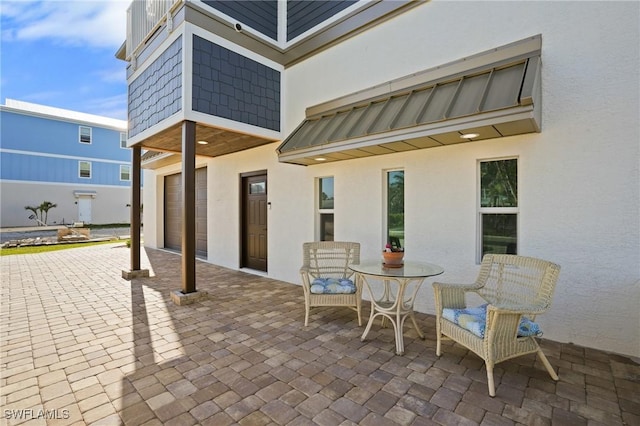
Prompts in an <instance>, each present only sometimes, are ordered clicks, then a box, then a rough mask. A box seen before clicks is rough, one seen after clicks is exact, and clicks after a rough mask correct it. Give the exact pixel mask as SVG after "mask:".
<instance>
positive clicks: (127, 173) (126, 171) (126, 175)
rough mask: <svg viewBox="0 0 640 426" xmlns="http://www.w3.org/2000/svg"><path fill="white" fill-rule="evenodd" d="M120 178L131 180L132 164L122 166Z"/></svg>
mask: <svg viewBox="0 0 640 426" xmlns="http://www.w3.org/2000/svg"><path fill="white" fill-rule="evenodd" d="M120 180H126V181H129V180H131V166H124V165H121V166H120Z"/></svg>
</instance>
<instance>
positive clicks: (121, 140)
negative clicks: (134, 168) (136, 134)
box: [120, 132, 129, 149]
mask: <svg viewBox="0 0 640 426" xmlns="http://www.w3.org/2000/svg"><path fill="white" fill-rule="evenodd" d="M123 136H124V139H123ZM123 143H124V145H122V144H123ZM120 148H122V149H129V147H128V146H127V132H120Z"/></svg>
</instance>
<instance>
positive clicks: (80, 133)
mask: <svg viewBox="0 0 640 426" xmlns="http://www.w3.org/2000/svg"><path fill="white" fill-rule="evenodd" d="M82 129H89V142H83V141H82ZM78 142H79V143H81V144H84V145H91V143H92V142H93V128H91V127H89V126H78Z"/></svg>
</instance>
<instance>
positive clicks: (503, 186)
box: [478, 158, 518, 261]
mask: <svg viewBox="0 0 640 426" xmlns="http://www.w3.org/2000/svg"><path fill="white" fill-rule="evenodd" d="M479 174H480V178H479V183H480V188H479V189H480V190H479V197H478V199H479V206H478V211H479V223H478V225H479V226H478V228H479V239H478V240H479V242H480V243H479V246H480V247H479V250H478V253H479V258H478V261H480V260H481V259H482V256H484V255H485V254H487V253H498V254H505V253H506V254H517V252H518V160H517V159H515V158H510V159H504V160H490V161H480V163H479Z"/></svg>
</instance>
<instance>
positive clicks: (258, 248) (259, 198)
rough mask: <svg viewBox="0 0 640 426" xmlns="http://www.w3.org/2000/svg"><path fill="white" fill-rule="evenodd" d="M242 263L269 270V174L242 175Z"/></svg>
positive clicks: (247, 266)
mask: <svg viewBox="0 0 640 426" xmlns="http://www.w3.org/2000/svg"><path fill="white" fill-rule="evenodd" d="M242 200H243V202H242V231H243V232H242V234H243V236H242V265H241V266H243V267H246V268H251V269H256V270H258V271H264V272H266V271H267V175H266V174H262V173H261V174H255V175H244V176H242Z"/></svg>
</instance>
